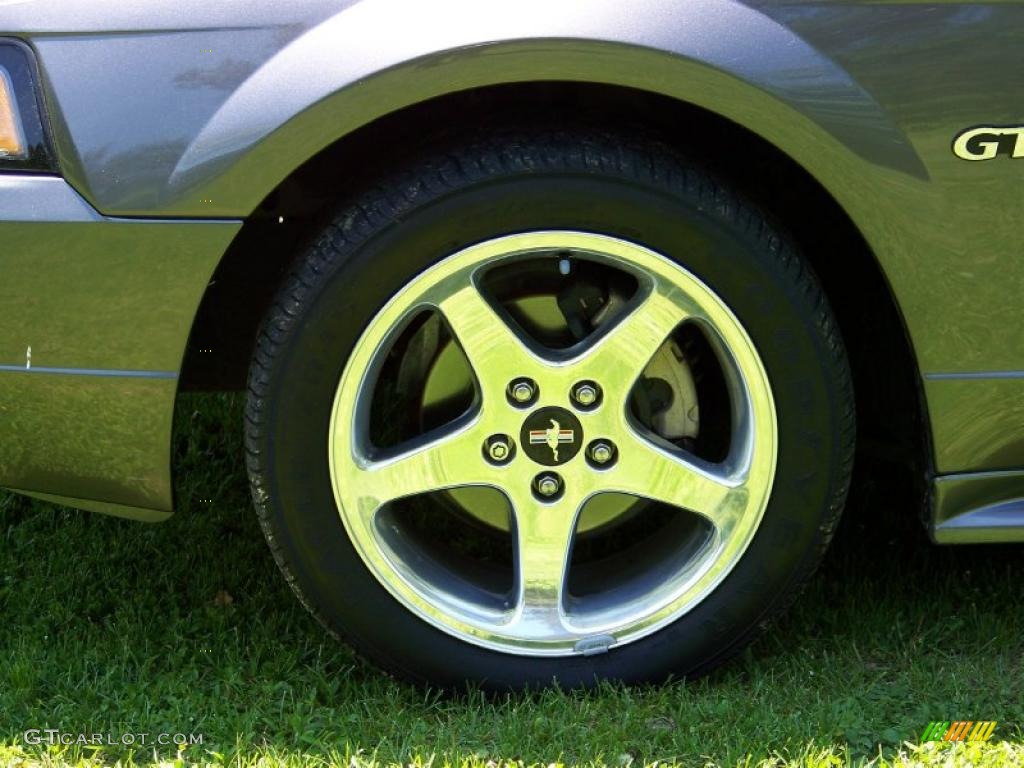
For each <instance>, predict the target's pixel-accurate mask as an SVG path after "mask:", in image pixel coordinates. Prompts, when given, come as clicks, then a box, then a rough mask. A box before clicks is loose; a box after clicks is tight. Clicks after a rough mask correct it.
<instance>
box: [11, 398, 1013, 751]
mask: <svg viewBox="0 0 1024 768" xmlns="http://www.w3.org/2000/svg"><path fill="white" fill-rule="evenodd" d="M179 417H180V425H181V429H180V430H179V434H178V437H177V442H178V446H177V448H178V457H179V458H178V500H179V504H180V512H179V513H178V514H177V515H176V516H175V517H174V518H172V519H171V520H170V521H169V522H167V523H164V524H161V525H145V524H140V523H132V522H128V521H123V520H117V519H113V518H108V517H104V516H101V515H92V514H88V513H81V512H76V511H71V510H65V509H59V508H55V507H53V506H50V505H47V504H43V503H40V502H35V501H30V500H28V499H24V498H20V497H15V496H8V495H0V534H2V543H0V617H2V619H0V628H2V632H0V727H2V728H3V731H2V732H0V765H7V766H21V765H34V764H40V763H42V764H46V765H67V764H109V763H114V762H116V761H122V762H131V763H135V764H148V763H155V762H164V763H165V764H166V765H168V766H170V765H176V764H181V763H184V764H190V763H208V762H212V763H231V764H239V765H256V764H260V765H272V764H278V763H288V764H294V765H297V764H299V763H308V762H315V763H346V764H350V765H353V766H354V765H360V766H361V765H372V764H414V765H428V764H429V765H433V766H449V765H458V766H462V765H466V766H477V765H479V766H490V767H491V768H494V767H495V766H503V765H506V764H517V765H518V764H542V765H549V764H566V765H570V764H586V765H613V766H628V765H630V764H632V765H634V766H640V765H644V764H649V763H653V762H655V761H658V762H659V763H661V764H665V763H681V764H685V765H705V764H715V765H730V766H731V765H738V764H739V765H756V764H759V763H761V762H762V761H764V762H765V764H768V765H808V766H811V765H840V764H844V763H850V762H854V763H859V762H865V761H868V760H875V761H876V762H877V763H879V764H882V765H888V764H901V765H902V764H924V765H969V764H972V765H979V766H980V765H1024V735H1022V732H1021V726H1022V725H1024V607H1022V606H1021V600H1020V598H1021V595H1022V592H1024V590H1022V586H1024V557H1022V556H1024V547H968V548H945V549H943V548H937V547H934V546H931V545H930V544H929V543H928V542H927V540H926V538H925V536H924V534H923V532H922V531H921V530H920V527H919V526H918V525H917V524H916V523H915V522H914V519H915V516H916V514H917V512H916V509H915V507H914V504H915V502H914V500H913V498H912V497H909V496H908V493H907V491H906V490H904V489H902V488H901V487H900V486H899V485H898V484H896V483H893V482H891V481H885V482H880V481H879V479H878V475H879V472H878V471H875V472H871V473H866V474H865V473H862V475H861V480H860V482H859V484H858V493H857V497H858V498H857V504H856V507H855V508H854V509H853V510H851V512H850V514H849V515H848V517H847V519H846V521H845V522H844V525H843V527H842V528H841V530H840V533H839V537H838V539H837V541H836V543H835V544H834V545H833V547H832V549H831V551H830V552H829V555H828V557H827V559H826V563H825V566H824V568H823V569H822V571H821V573H820V574H819V575H818V576H817V577H816V578H815V579H814V580H813V581H812V583H811V585H810V587H809V589H808V590H807V593H806V594H805V595H804V596H803V597H802V598H801V600H800V601H799V602H798V604H797V606H796V608H795V610H794V611H792V612H791V614H790V615H789V616H788V618H787V619H786V620H785V621H784V622H783V623H782V624H781V625H780V626H777V627H775V628H774V630H773V631H772V632H771V633H770V634H769V635H768V636H767V637H766V638H765V639H764V640H762V641H761V642H759V643H758V644H757V645H756V646H755V647H754V648H753V649H752V650H750V651H748V652H747V653H746V654H745V655H744V656H743V657H742V658H740V659H738V660H737V661H735V662H734V663H732V664H730V665H729V666H727V667H726V668H725V669H723V670H720V671H719V672H717V673H715V674H714V675H712V676H711V677H709V678H706V679H702V680H698V681H694V682H689V683H685V682H680V683H676V684H672V685H666V686H660V687H653V688H643V689H636V688H622V687H614V686H606V687H604V688H602V689H601V690H599V691H596V692H593V693H564V692H559V691H547V692H544V693H539V694H533V695H522V696H510V697H504V698H493V699H490V700H488V699H486V698H484V697H483V696H482V695H480V694H479V693H473V692H470V693H468V694H466V695H465V696H462V697H457V698H443V697H439V696H437V695H434V694H430V693H424V692H422V691H418V690H415V689H412V688H409V687H406V686H404V685H401V684H398V683H395V682H393V681H392V680H390V679H389V678H387V677H386V676H385V675H383V674H381V673H380V672H378V671H377V670H376V669H375V668H373V667H371V666H369V665H366V664H364V663H362V662H360V661H359V660H358V659H356V658H355V657H354V656H353V655H352V653H351V652H350V651H349V650H348V649H347V648H346V647H344V646H341V645H338V644H336V643H335V642H334V641H333V640H332V639H331V638H330V637H329V636H328V635H327V634H326V632H325V631H324V630H322V629H321V628H320V626H319V625H318V624H316V623H315V622H314V621H313V620H312V619H310V618H309V617H308V616H307V615H306V613H305V611H304V610H303V609H302V608H301V606H300V605H299V604H298V602H297V601H296V600H295V599H294V598H293V596H292V594H291V592H290V591H289V589H288V588H287V586H286V585H285V583H284V581H283V579H281V578H280V577H279V575H278V573H277V570H276V568H275V566H274V564H273V562H272V560H271V558H270V555H269V553H268V551H267V550H266V547H265V546H264V543H263V539H262V537H261V534H260V532H259V530H258V527H257V525H256V523H255V519H254V515H253V514H252V512H251V510H250V508H249V501H248V496H247V488H246V481H245V475H244V470H243V467H242V459H241V449H240V447H239V443H240V440H239V435H238V430H237V425H238V424H239V421H240V411H239V403H238V402H237V400H236V401H231V400H227V399H225V398H217V397H203V398H193V399H190V400H189V401H188V402H186V403H185V404H184V405H183V406H182V408H181V410H180V412H179ZM207 499H209V500H211V501H205V500H207ZM228 596H230V599H229V598H228ZM955 719H971V720H979V719H982V720H997V721H998V722H999V725H998V727H997V728H996V730H995V734H994V736H993V737H992V739H991V741H990V742H988V743H986V744H984V745H980V746H974V745H964V744H961V745H948V744H943V745H936V744H929V745H926V746H924V747H919V746H918V745H917V742H918V739H919V737H920V735H921V732H922V731H923V730H924V728H925V726H926V725H927V724H928V722H929V721H931V720H955ZM47 728H54V729H60V730H61V731H62V732H64V733H69V734H77V733H79V732H84V733H88V734H92V733H99V734H113V735H114V736H115V737H116V736H117V735H120V734H122V733H125V732H127V733H135V734H138V733H147V734H151V736H150V738H155V734H158V733H186V734H189V733H191V734H202V737H203V744H202V745H201V746H198V745H194V746H190V747H188V748H186V749H184V750H182V751H181V752H180V753H179V752H177V751H176V749H175V747H174V746H164V747H158V748H156V749H155V750H154V748H153V747H152V746H146V747H143V748H139V747H136V748H135V749H130V748H127V747H102V748H99V749H94V748H91V747H82V746H65V747H59V746H52V747H51V746H46V745H45V744H44V745H33V744H28V743H26V741H25V738H24V733H25V731H26V730H29V729H40V730H43V729H47ZM178 760H180V761H181V763H178V762H176V761H178Z"/></svg>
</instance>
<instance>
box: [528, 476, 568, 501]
mask: <svg viewBox="0 0 1024 768" xmlns="http://www.w3.org/2000/svg"><path fill="white" fill-rule="evenodd" d="M533 487H534V489H535V490H536V491H537V495H538V496H541V497H543V498H545V499H553V498H554V497H556V496H557V495H558V494H559V493H561V492H562V478H560V477H559V476H558V475H556V474H555V473H554V472H544V473H542V474H539V475H537V477H536V478H535V479H534V481H533Z"/></svg>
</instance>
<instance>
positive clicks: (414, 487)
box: [340, 427, 493, 515]
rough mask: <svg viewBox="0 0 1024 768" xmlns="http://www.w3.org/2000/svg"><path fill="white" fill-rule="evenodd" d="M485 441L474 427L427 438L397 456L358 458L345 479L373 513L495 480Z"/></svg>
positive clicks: (365, 508) (364, 507) (366, 511)
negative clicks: (426, 495) (413, 498)
mask: <svg viewBox="0 0 1024 768" xmlns="http://www.w3.org/2000/svg"><path fill="white" fill-rule="evenodd" d="M481 449H482V443H481V441H480V438H479V435H478V434H477V430H475V429H473V428H472V427H469V428H462V429H459V430H456V431H454V432H449V433H447V434H444V435H442V436H439V437H435V438H434V439H432V440H428V441H425V442H423V443H421V444H419V445H417V446H415V447H412V448H410V449H409V450H407V451H404V452H402V453H400V454H398V455H396V456H391V457H388V458H386V459H381V460H362V461H360V460H357V461H355V462H352V466H353V471H352V472H351V474H350V475H349V476H348V477H346V478H340V482H342V483H345V482H347V483H351V484H352V485H353V486H354V488H353V491H354V492H355V494H356V496H357V499H358V505H359V510H360V512H361V513H362V514H366V515H369V514H373V513H374V512H376V511H377V510H378V509H379V508H380V507H381V506H383V505H384V504H386V503H388V502H389V501H395V500H396V499H401V498H404V497H406V496H414V495H416V494H420V493H429V492H431V491H439V490H443V489H445V488H455V487H458V486H466V485H486V484H488V483H489V482H492V481H493V478H492V477H491V476H490V474H489V473H488V469H489V467H488V466H487V465H486V464H485V463H484V461H483V459H482V457H481V453H480V452H481Z"/></svg>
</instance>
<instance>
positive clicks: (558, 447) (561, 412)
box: [519, 406, 583, 467]
mask: <svg viewBox="0 0 1024 768" xmlns="http://www.w3.org/2000/svg"><path fill="white" fill-rule="evenodd" d="M519 444H520V445H521V446H522V448H523V452H524V453H525V454H526V455H527V456H529V457H530V458H531V459H533V460H534V461H536V462H537V463H538V464H543V465H544V466H546V467H557V466H558V465H559V464H565V462H567V461H569V459H571V458H572V457H573V456H575V455H576V454H577V453H579V452H580V448H581V447H582V446H583V425H582V424H580V420H579V419H577V418H576V417H575V416H573V415H572V414H571V413H569V411H567V410H565V409H564V408H556V407H554V406H551V407H547V408H539V409H537V410H536V411H534V412H533V413H531V414H530V415H529V416H527V417H526V420H525V421H524V422H523V428H522V430H521V431H520V433H519Z"/></svg>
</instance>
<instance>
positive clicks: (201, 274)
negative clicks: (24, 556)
mask: <svg viewBox="0 0 1024 768" xmlns="http://www.w3.org/2000/svg"><path fill="white" fill-rule="evenodd" d="M240 226H241V222H239V221H194V220H142V219H113V218H107V217H104V216H101V215H100V214H98V213H97V212H96V211H95V210H94V209H93V208H92V207H91V206H89V204H88V203H86V202H85V201H84V200H83V199H82V198H81V197H80V196H79V195H78V194H77V193H76V192H75V191H74V190H73V189H72V188H71V187H70V186H69V185H68V184H67V182H65V181H64V180H63V179H60V178H57V177H53V176H33V175H15V174H9V175H2V174H0V486H3V487H7V488H11V489H14V490H18V491H22V492H28V493H34V494H42V495H46V496H47V497H49V498H57V500H64V501H67V502H68V503H70V504H73V505H74V506H79V507H83V508H87V509H96V510H98V511H102V512H113V513H115V514H121V515H124V516H128V517H136V518H141V519H160V518H161V517H165V516H166V515H168V514H169V513H170V511H171V510H172V501H173V498H172V488H171V472H170V450H171V429H172V420H173V414H174V400H175V396H176V393H177V379H178V371H179V370H180V367H181V361H182V358H183V355H184V351H185V345H186V343H187V341H188V335H189V332H190V330H191V326H192V320H193V318H194V317H195V313H196V310H197V308H198V306H199V302H200V300H201V299H202V296H203V292H204V291H205V289H206V286H207V284H208V282H209V279H210V276H211V275H212V274H213V270H214V268H215V267H216V265H217V262H218V261H219V259H220V257H221V256H222V254H223V253H224V251H225V249H226V248H227V246H228V244H229V243H230V242H231V240H232V238H233V237H234V236H235V234H236V233H237V231H238V229H239V227H240Z"/></svg>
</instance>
